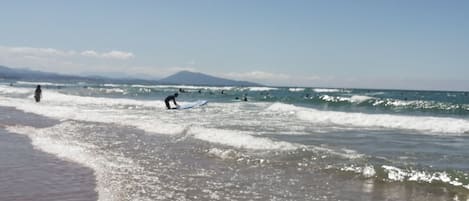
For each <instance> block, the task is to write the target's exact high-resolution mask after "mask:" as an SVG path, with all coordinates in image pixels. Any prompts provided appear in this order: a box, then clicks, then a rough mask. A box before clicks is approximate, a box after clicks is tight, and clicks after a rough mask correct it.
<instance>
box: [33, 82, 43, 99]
mask: <svg viewBox="0 0 469 201" xmlns="http://www.w3.org/2000/svg"><path fill="white" fill-rule="evenodd" d="M41 98H42V90H41V85H37V87H36V91H34V99H36V102H37V103H38V102H39V101H41Z"/></svg>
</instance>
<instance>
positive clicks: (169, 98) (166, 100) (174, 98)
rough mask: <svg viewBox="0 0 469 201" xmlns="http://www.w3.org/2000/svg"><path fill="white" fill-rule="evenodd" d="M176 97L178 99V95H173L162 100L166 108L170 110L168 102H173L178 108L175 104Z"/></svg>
mask: <svg viewBox="0 0 469 201" xmlns="http://www.w3.org/2000/svg"><path fill="white" fill-rule="evenodd" d="M176 97H178V93H175V94H174V95H169V96H168V97H166V98H165V99H164V103H165V104H166V108H168V109H171V106H170V105H169V101H173V103H174V105H176V107H177V106H178V104H177V103H176Z"/></svg>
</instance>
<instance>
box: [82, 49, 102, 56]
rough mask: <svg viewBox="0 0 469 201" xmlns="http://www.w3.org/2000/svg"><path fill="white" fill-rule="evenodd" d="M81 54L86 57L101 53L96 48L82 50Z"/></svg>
mask: <svg viewBox="0 0 469 201" xmlns="http://www.w3.org/2000/svg"><path fill="white" fill-rule="evenodd" d="M80 54H81V55H82V56H86V57H99V54H98V53H97V52H96V51H94V50H85V51H83V52H81V53H80Z"/></svg>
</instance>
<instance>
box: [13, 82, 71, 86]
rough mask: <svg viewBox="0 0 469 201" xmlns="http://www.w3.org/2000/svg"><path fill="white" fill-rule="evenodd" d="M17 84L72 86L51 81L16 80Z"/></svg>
mask: <svg viewBox="0 0 469 201" xmlns="http://www.w3.org/2000/svg"><path fill="white" fill-rule="evenodd" d="M16 83H17V84H22V85H34V86H35V85H41V86H72V84H66V83H52V82H26V81H17V82H16Z"/></svg>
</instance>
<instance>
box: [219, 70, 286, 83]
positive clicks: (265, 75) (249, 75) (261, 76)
mask: <svg viewBox="0 0 469 201" xmlns="http://www.w3.org/2000/svg"><path fill="white" fill-rule="evenodd" d="M226 76H227V77H229V78H232V79H240V80H241V79H245V80H257V81H262V80H288V79H290V76H289V75H285V74H274V73H269V72H263V71H251V72H243V73H233V72H232V73H228V74H226Z"/></svg>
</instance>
